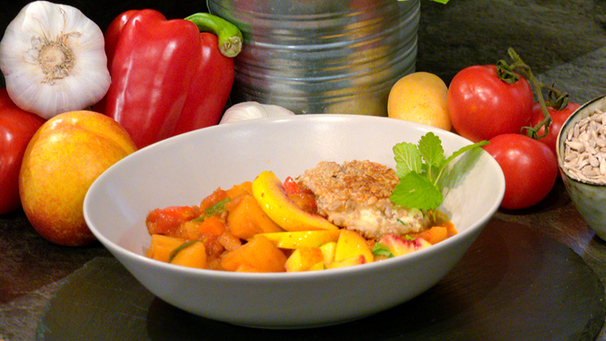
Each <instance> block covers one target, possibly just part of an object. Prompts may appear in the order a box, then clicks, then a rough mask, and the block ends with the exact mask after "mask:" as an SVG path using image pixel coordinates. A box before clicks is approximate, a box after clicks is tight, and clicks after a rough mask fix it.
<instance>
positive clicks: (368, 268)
mask: <svg viewBox="0 0 606 341" xmlns="http://www.w3.org/2000/svg"><path fill="white" fill-rule="evenodd" d="M304 117H308V118H309V119H311V120H323V121H325V120H326V121H331V120H337V121H340V120H344V119H354V120H360V121H367V120H377V119H380V120H392V119H391V118H388V117H380V116H366V115H354V114H321V115H319V114H304V115H291V116H283V117H266V118H258V119H255V120H256V121H259V120H263V121H265V122H283V121H295V120H302V119H306V118H304ZM250 121H252V120H244V121H238V122H232V123H228V124H223V125H216V126H211V127H207V128H204V129H199V130H196V131H192V132H188V133H185V134H181V135H178V136H174V137H171V138H168V139H165V140H162V141H159V142H157V143H155V144H152V145H149V146H147V147H145V148H142V149H141V150H139V151H137V152H136V153H139V154H138V155H142V153H140V152H141V151H143V152H144V153H147V152H145V150H150V149H152V148H153V149H155V148H163V146H164V145H166V144H169V143H175V140H177V139H182V138H186V136H188V135H192V134H204V132H203V131H209V130H211V129H228V128H226V126H229V125H237V126H239V125H243V126H247V125H253V126H254V124H252V123H250ZM395 122H405V124H406V125H411V126H413V127H421V128H422V129H423V130H425V131H436V129H439V128H435V127H431V126H427V125H424V124H420V123H416V122H409V121H403V120H398V121H395ZM266 124H271V123H266ZM396 124H402V123H396ZM440 133H442V134H445V135H451V136H452V137H454V138H456V139H460V140H462V141H464V142H467V143H468V144H472V143H473V142H472V141H470V140H468V139H466V138H464V137H462V136H460V135H457V134H455V133H453V132H450V131H446V130H440ZM136 153H133V154H130V155H128V156H126V157H125V158H123V159H121V160H120V161H118V162H117V163H115V164H114V165H112V166H111V167H110V168H109V169H108V170H107V171H105V172H104V173H102V174H101V175H100V176H99V177H98V178H97V179H96V180H95V181H94V182H93V184H92V185H91V188H95V187H97V186H100V185H99V184H100V183H101V181H103V180H99V179H104V178H105V177H108V176H110V175H111V173H112V172H113V171H110V170H111V169H117V168H119V167H120V165H121V164H122V163H125V162H128V160H129V159H131V158H137V157H138V156H135V154H136ZM482 153H484V154H485V155H487V156H490V154H489V153H488V152H486V151H482ZM487 160H488V162H489V163H490V164H491V165H492V167H494V169H495V170H496V171H497V172H498V174H499V175H500V176H497V177H495V179H494V181H495V182H498V184H497V191H496V193H495V195H496V196H497V197H498V200H495V202H494V203H493V204H492V205H491V206H490V207H489V208H488V209H487V210H486V212H485V213H484V215H482V216H481V217H479V219H478V220H477V221H475V222H474V223H473V224H471V225H469V226H468V227H467V228H466V229H465V230H463V231H460V232H458V233H457V234H456V235H454V236H452V237H450V238H448V239H446V240H444V241H442V242H440V243H438V244H435V245H432V246H431V247H428V248H425V249H421V250H417V251H415V252H412V253H409V254H406V255H402V256H398V257H393V258H389V259H385V260H382V261H379V262H371V263H366V264H361V265H357V266H352V267H344V268H336V269H330V271H304V272H287V273H285V272H279V273H241V272H230V271H217V270H209V269H196V268H189V267H185V266H179V265H175V264H169V263H164V262H161V261H157V260H154V259H151V258H148V257H146V256H144V255H141V254H138V253H135V252H133V251H131V250H128V249H126V248H124V247H122V246H120V245H119V244H118V243H116V242H113V241H111V240H110V239H109V238H107V237H105V235H103V234H102V233H101V232H100V231H99V230H97V228H96V227H95V226H94V224H92V219H91V218H90V216H89V212H88V209H89V206H90V205H89V204H88V203H89V202H90V196H89V193H94V190H93V191H90V189H89V191H88V192H87V194H86V196H85V199H84V205H83V206H84V217H85V220H86V221H87V223H89V221H90V222H91V223H89V228H90V230H91V232H92V233H93V234H94V235H95V237H97V239H98V240H99V241H100V242H101V244H103V245H104V246H105V247H106V248H107V249H109V251H111V253H112V254H114V255H116V254H120V255H121V256H122V257H125V258H126V259H129V260H131V261H136V262H142V263H143V264H145V266H148V267H159V268H160V269H163V270H167V271H170V272H173V273H179V274H183V275H193V276H210V277H213V278H217V279H229V278H238V279H245V280H250V281H255V282H256V281H275V280H294V279H296V280H301V279H312V278H327V277H331V276H341V275H342V274H352V273H356V274H357V273H360V272H361V273H365V272H373V271H375V270H378V269H381V268H384V267H387V268H390V267H392V266H393V265H394V264H398V263H405V262H414V261H416V260H417V259H419V258H425V257H428V255H429V254H431V253H434V252H438V251H439V250H440V249H446V248H450V247H453V245H452V244H455V243H458V242H459V240H461V239H467V238H470V237H473V235H474V234H475V235H476V236H477V235H479V233H481V231H482V230H483V228H484V226H485V225H486V223H488V221H489V220H490V219H491V217H492V216H493V215H494V213H495V212H496V211H497V210H498V208H499V207H500V203H501V201H502V199H503V196H504V194H505V178H504V174H503V171H502V169H501V167H500V166H499V165H498V163H497V161H496V160H495V159H494V158H493V157H492V156H490V158H489V159H487ZM473 238H475V237H473ZM116 258H118V260H119V261H120V262H122V260H121V257H116Z"/></svg>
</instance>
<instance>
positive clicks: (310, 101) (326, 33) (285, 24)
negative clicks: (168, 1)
mask: <svg viewBox="0 0 606 341" xmlns="http://www.w3.org/2000/svg"><path fill="white" fill-rule="evenodd" d="M207 5H208V9H209V11H210V12H211V13H213V14H216V15H218V16H221V17H223V18H225V19H226V20H228V21H230V22H232V23H234V24H235V25H237V26H238V27H239V28H240V30H241V31H242V34H243V36H244V48H243V50H242V52H241V53H240V54H239V55H238V56H237V57H236V59H235V67H236V75H235V80H234V90H233V93H232V101H234V102H242V101H257V102H260V103H267V104H276V105H280V106H283V107H285V108H288V109H290V110H292V111H293V112H295V113H298V114H306V113H313V114H316V113H345V114H365V115H375V116H387V96H388V94H389V90H390V89H391V87H392V86H393V84H394V83H395V82H396V81H397V80H398V79H400V78H401V77H403V76H404V75H406V74H408V73H411V72H413V71H414V70H415V60H416V54H417V28H418V24H419V16H420V2H419V0H408V1H397V0H306V1H283V0H207Z"/></svg>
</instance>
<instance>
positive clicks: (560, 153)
mask: <svg viewBox="0 0 606 341" xmlns="http://www.w3.org/2000/svg"><path fill="white" fill-rule="evenodd" d="M600 101H602V103H601V104H602V108H604V110H606V94H605V95H601V96H597V97H595V98H593V99H591V100H589V101H587V102H585V103H583V104H582V105H581V106H580V107H578V108H577V109H576V110H575V111H574V112H573V113H572V114H570V116H569V117H568V118H567V119H566V121H564V123H563V124H562V127H561V128H560V131H559V132H558V136H557V137H556V159H557V161H558V167H559V169H560V171H561V173H563V174H564V175H565V176H566V178H568V179H569V180H571V181H574V182H578V183H582V184H585V185H588V186H597V187H606V183H603V184H601V183H597V182H593V181H589V180H585V179H581V178H579V177H576V176H574V175H572V174H570V172H569V171H568V169H567V168H566V167H564V154H565V150H562V148H560V141H561V140H562V139H564V138H565V137H564V135H565V134H566V133H565V131H567V130H568V129H570V128H572V127H574V125H575V124H576V123H577V122H578V121H579V120H580V119H577V118H576V117H577V115H581V114H582V113H584V112H586V111H588V110H590V107H593V106H594V105H595V106H597V104H598V102H600ZM592 109H593V110H595V108H592ZM590 115H591V114H590ZM590 115H588V116H590ZM573 121H574V122H573ZM562 145H563V144H562Z"/></svg>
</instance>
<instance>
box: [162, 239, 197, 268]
mask: <svg viewBox="0 0 606 341" xmlns="http://www.w3.org/2000/svg"><path fill="white" fill-rule="evenodd" d="M170 263H171V264H176V265H182V266H187V267H190V268H198V269H206V247H205V246H204V243H202V242H201V241H194V242H193V243H192V244H191V245H187V246H185V247H183V248H182V249H180V250H178V251H177V253H176V254H175V256H174V257H173V259H172V260H171V261H170Z"/></svg>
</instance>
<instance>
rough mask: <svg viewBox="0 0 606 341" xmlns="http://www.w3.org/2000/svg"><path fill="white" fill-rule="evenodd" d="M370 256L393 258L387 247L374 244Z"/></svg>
mask: <svg viewBox="0 0 606 341" xmlns="http://www.w3.org/2000/svg"><path fill="white" fill-rule="evenodd" d="M372 254H373V255H375V256H385V257H387V258H391V257H393V253H391V251H390V250H389V248H388V247H387V245H385V244H382V243H375V245H374V246H373V247H372Z"/></svg>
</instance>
